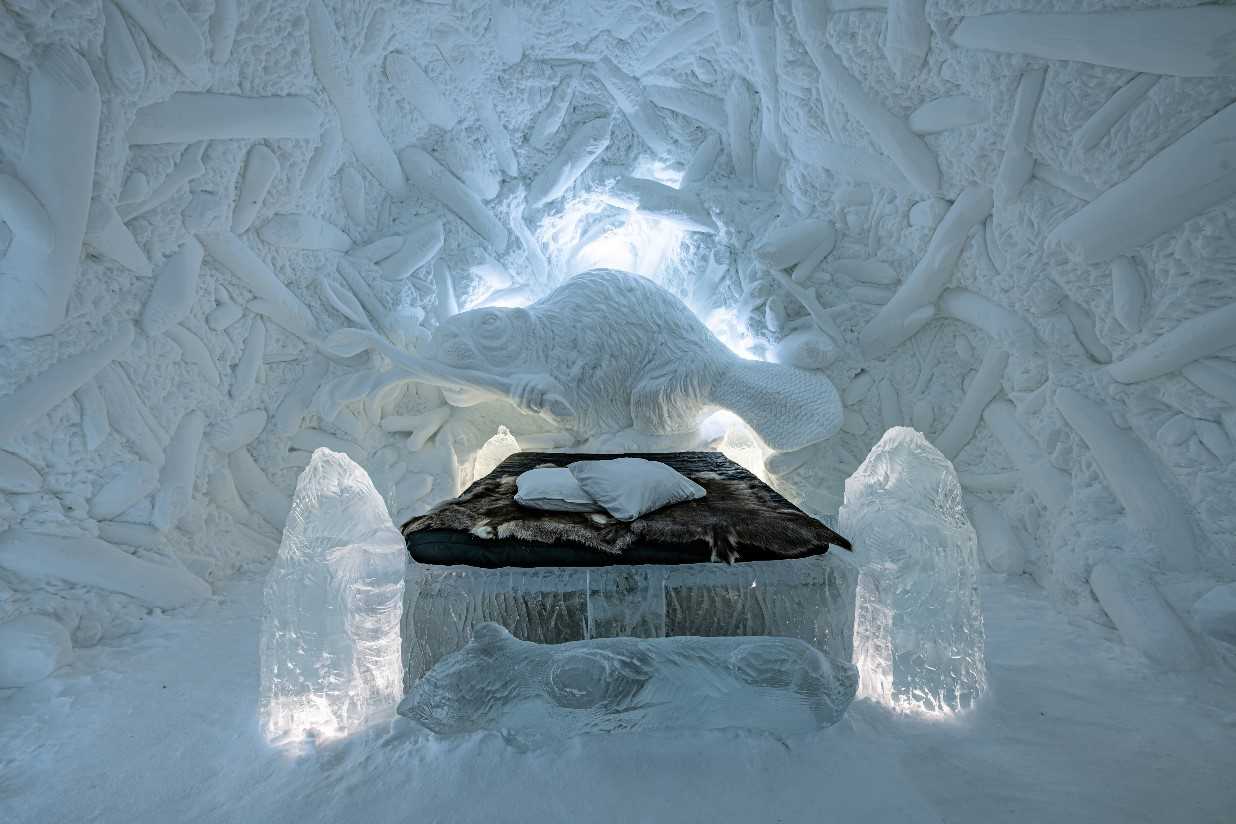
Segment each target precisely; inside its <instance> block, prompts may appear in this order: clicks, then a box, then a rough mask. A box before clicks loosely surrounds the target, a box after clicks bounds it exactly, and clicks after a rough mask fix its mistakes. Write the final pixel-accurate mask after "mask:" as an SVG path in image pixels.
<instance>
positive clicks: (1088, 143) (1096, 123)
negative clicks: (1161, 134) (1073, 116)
mask: <svg viewBox="0 0 1236 824" xmlns="http://www.w3.org/2000/svg"><path fill="white" fill-rule="evenodd" d="M1158 82H1159V75H1157V74H1139V75H1137V76H1136V77H1134V78H1133V79H1132V80H1130V81H1129V82H1128V83H1125V84H1124V85H1123V86H1121V87H1120V88H1119V89H1117V90H1116V93H1115V94H1113V95H1112V96H1111V97H1109V98H1108V99H1107V102H1106V103H1104V104H1103V105H1102V106H1100V107H1099V108H1098V111H1096V112H1095V113H1094V114H1092V115H1090V118H1089V119H1088V120H1087V121H1086V122H1085V123H1084V124H1083V125H1082V127H1081V128H1080V129H1078V130H1077V135H1076V136H1075V138H1074V145H1075V146H1076V147H1077V148H1078V149H1079V150H1080V151H1088V150H1090V149H1093V148H1094V147H1095V146H1097V145H1099V141H1101V140H1102V139H1103V138H1105V137H1107V135H1108V134H1109V133H1110V132H1111V130H1112V127H1113V126H1115V125H1116V123H1118V122H1119V121H1120V118H1122V117H1124V116H1125V115H1126V114H1128V112H1129V110H1130V109H1132V108H1133V107H1134V106H1136V105H1137V104H1138V103H1139V102H1140V101H1141V99H1142V98H1143V97H1145V96H1146V94H1147V93H1148V92H1149V91H1150V90H1151V89H1152V88H1154V85H1155V84H1156V83H1158Z"/></svg>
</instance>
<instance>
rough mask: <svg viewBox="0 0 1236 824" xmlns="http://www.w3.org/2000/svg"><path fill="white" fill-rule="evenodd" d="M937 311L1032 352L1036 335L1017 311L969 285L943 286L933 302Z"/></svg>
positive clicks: (1006, 344) (1022, 350)
mask: <svg viewBox="0 0 1236 824" xmlns="http://www.w3.org/2000/svg"><path fill="white" fill-rule="evenodd" d="M936 305H937V306H938V308H939V310H940V314H941V315H942V316H944V317H949V318H954V319H956V320H959V321H961V322H963V323H968V324H970V325H971V326H973V327H974V328H976V329H982V330H983V331H984V332H986V333H987V334H989V335H991V337H992V338H994V339H995V340H997V341H1000V343H1001V344H1003V345H1004V346H1006V347H1008V348H1009V349H1011V350H1013V351H1014V352H1019V353H1021V354H1029V353H1031V352H1034V351H1035V350H1036V349H1037V347H1038V336H1037V335H1036V334H1035V331H1034V327H1033V326H1031V325H1030V323H1029V322H1028V321H1027V320H1026V319H1025V318H1023V317H1022V316H1021V315H1018V314H1017V313H1015V312H1013V311H1012V310H1011V309H1009V308H1007V307H1005V306H1001V305H1000V304H998V303H995V302H993V301H991V300H988V299H987V298H985V297H983V296H982V295H980V294H978V293H977V292H971V291H970V290H969V289H945V290H944V293H943V294H942V295H940V299H939V301H938V302H937V304H936Z"/></svg>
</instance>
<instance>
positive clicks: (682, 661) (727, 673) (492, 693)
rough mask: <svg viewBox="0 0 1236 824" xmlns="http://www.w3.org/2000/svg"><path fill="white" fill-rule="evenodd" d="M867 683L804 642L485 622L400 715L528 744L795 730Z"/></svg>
mask: <svg viewBox="0 0 1236 824" xmlns="http://www.w3.org/2000/svg"><path fill="white" fill-rule="evenodd" d="M857 686H858V673H857V671H856V670H855V668H854V665H853V664H850V663H848V662H845V661H838V660H834V659H831V658H829V657H828V656H826V655H824V654H822V653H821V652H820V651H819V650H818V649H815V648H814V647H812V646H810V645H809V644H806V643H803V642H802V641H800V640H798V639H796V638H769V637H766V636H763V637H755V638H692V637H687V638H656V639H640V638H603V639H596V640H590V641H574V642H571V643H567V644H535V643H531V642H529V641H520V640H518V639H516V638H515V637H514V636H512V635H511V634H510V633H509V632H507V631H506V630H505V629H503V628H502V627H501V626H499V625H498V624H494V623H485V624H481V625H480V626H478V627H477V628H476V631H475V633H474V635H473V638H472V640H471V641H470V642H469V643H468V644H467V646H465V647H464V648H463V649H461V650H459V651H457V652H454V653H452V654H451V655H449V656H447V657H446V658H444V659H443V660H442V661H441V662H439V663H438V665H437V666H435V667H434V668H433V669H432V670H431V671H430V672H429V673H428V674H427V675H426V676H425V677H424V678H422V679H421V680H420V681H419V682H418V683H417V684H416V685H415V686H414V687H413V688H412V689H411V691H410V692H409V693H408V696H407V697H406V698H405V699H404V700H403V702H402V703H400V705H399V713H400V714H401V715H405V716H407V717H409V718H412V719H414V720H416V721H419V722H420V723H421V724H423V725H425V726H426V727H427V728H429V729H430V730H432V731H434V732H436V733H439V734H443V735H450V734H458V733H466V732H474V731H478V730H489V729H496V730H500V731H502V733H503V734H504V735H505V736H506V737H507V739H508V740H509V741H511V742H512V743H515V744H516V745H519V746H522V747H534V746H537V745H539V744H542V743H547V742H549V741H553V740H557V739H561V738H566V737H569V736H572V735H579V734H586V733H605V732H624V731H641V730H656V731H663V730H685V729H690V730H699V729H720V728H727V727H743V728H748V729H762V730H766V731H768V732H772V733H774V734H778V735H791V734H794V733H802V732H810V731H811V730H815V729H819V728H821V727H827V726H829V725H831V724H834V723H836V722H837V720H838V719H840V718H841V715H842V714H843V713H844V712H845V709H846V707H847V706H849V704H850V701H851V700H852V699H853V698H854V692H855V689H856V687H857Z"/></svg>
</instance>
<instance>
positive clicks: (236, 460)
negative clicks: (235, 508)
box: [227, 449, 292, 530]
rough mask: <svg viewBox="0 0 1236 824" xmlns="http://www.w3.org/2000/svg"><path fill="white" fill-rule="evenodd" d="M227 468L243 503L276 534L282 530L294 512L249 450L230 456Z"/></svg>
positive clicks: (239, 450)
mask: <svg viewBox="0 0 1236 824" xmlns="http://www.w3.org/2000/svg"><path fill="white" fill-rule="evenodd" d="M227 462H228V467H229V468H230V469H231V470H232V480H233V481H234V482H235V484H236V491H237V492H239V493H240V496H241V500H243V501H245V502H246V504H247V505H248V506H250V507H252V508H253V510H254V511H255V512H256V513H257V514H258V515H260V516H261V517H262V520H264V521H266V523H268V524H270V525H271V526H273V527H274V528H275V529H277V530H282V529H283V525H284V523H285V522H286V521H287V519H288V512H289V511H291V509H292V502H291V501H290V500H289V499H288V496H287V495H284V494H283V493H282V492H281V491H279V488H278V487H277V486H275V485H274V484H273V483H271V482H270V478H267V477H266V473H264V472H262V470H261V469H260V468H259V467H258V465H257V464H256V463H255V462H254V460H253V456H252V455H250V454H249V450H247V449H237V450H236V451H235V452H233V453H231V454H230V455H228V459H227Z"/></svg>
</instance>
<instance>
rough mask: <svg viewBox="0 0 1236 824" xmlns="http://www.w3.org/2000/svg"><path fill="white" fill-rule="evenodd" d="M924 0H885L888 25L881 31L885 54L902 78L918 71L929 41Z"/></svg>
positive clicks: (929, 35) (894, 71) (925, 56)
mask: <svg viewBox="0 0 1236 824" xmlns="http://www.w3.org/2000/svg"><path fill="white" fill-rule="evenodd" d="M925 6H926V0H888V20H887V28H886V29H885V31H884V56H885V57H887V58H888V64H889V65H890V66H892V67H893V75H894V76H895V77H896V78H897V79H898V80H901V81H906V80H909V79H910V78H912V77H914V75H916V74H918V72H919V69H921V68H922V66H923V61H924V60H926V59H927V49H928V48H929V47H930V45H931V27H930V26H928V25H927V13H926V9H925Z"/></svg>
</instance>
